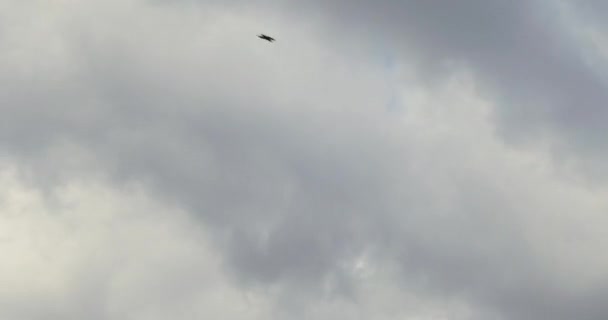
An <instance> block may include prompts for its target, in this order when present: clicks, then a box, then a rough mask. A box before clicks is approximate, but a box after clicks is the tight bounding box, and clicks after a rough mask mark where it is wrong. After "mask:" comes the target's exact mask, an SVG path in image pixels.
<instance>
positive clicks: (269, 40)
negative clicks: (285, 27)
mask: <svg viewBox="0 0 608 320" xmlns="http://www.w3.org/2000/svg"><path fill="white" fill-rule="evenodd" d="M258 38H260V39H264V40H266V41H268V42H273V41H274V38H273V37H269V36H267V35H265V34H263V33H262V34H258Z"/></svg>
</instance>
